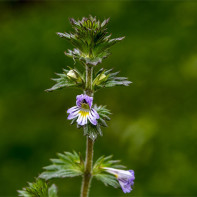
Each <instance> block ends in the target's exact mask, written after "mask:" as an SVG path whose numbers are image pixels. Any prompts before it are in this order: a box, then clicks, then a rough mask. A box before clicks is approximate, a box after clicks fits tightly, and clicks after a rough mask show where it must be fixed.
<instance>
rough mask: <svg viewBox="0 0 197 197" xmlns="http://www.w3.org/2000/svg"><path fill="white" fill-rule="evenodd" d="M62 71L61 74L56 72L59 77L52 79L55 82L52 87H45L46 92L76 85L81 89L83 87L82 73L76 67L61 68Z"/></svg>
mask: <svg viewBox="0 0 197 197" xmlns="http://www.w3.org/2000/svg"><path fill="white" fill-rule="evenodd" d="M63 71H64V72H63V73H62V74H60V73H56V75H57V76H59V78H55V79H52V80H53V81H55V82H56V84H55V85H54V86H52V88H49V89H47V90H46V91H47V92H51V91H54V90H58V89H60V88H64V87H78V88H81V89H83V88H84V87H85V82H84V78H83V75H82V74H81V73H80V72H79V71H78V70H77V69H72V68H70V69H69V70H66V69H63Z"/></svg>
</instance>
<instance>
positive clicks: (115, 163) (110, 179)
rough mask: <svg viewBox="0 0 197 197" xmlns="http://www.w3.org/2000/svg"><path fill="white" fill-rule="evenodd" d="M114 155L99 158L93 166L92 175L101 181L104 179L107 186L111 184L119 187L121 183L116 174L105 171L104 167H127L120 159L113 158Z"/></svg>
mask: <svg viewBox="0 0 197 197" xmlns="http://www.w3.org/2000/svg"><path fill="white" fill-rule="evenodd" d="M111 158H112V155H110V156H108V157H104V156H102V157H100V158H98V159H97V161H96V162H95V164H94V166H93V170H92V175H93V176H94V177H95V178H96V179H97V180H99V181H102V182H103V183H104V184H105V185H106V186H108V185H111V186H113V187H115V188H117V187H119V183H118V181H117V179H116V177H115V176H114V175H110V174H107V173H105V171H104V170H103V167H108V168H118V169H121V168H125V166H123V165H120V164H119V163H120V160H111Z"/></svg>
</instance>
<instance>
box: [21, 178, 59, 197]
mask: <svg viewBox="0 0 197 197" xmlns="http://www.w3.org/2000/svg"><path fill="white" fill-rule="evenodd" d="M18 194H19V196H22V197H57V188H56V186H55V185H54V184H53V185H52V186H51V187H50V188H48V184H47V183H46V182H45V181H44V180H43V179H36V182H34V183H28V186H27V187H25V188H23V190H19V191H18Z"/></svg>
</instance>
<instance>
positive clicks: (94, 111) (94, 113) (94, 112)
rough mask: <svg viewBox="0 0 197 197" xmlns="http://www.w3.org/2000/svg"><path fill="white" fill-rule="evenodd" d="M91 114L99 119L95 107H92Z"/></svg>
mask: <svg viewBox="0 0 197 197" xmlns="http://www.w3.org/2000/svg"><path fill="white" fill-rule="evenodd" d="M92 112H93V115H94V117H95V118H96V119H99V114H98V113H97V111H96V110H95V109H92Z"/></svg>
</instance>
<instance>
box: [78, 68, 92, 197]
mask: <svg viewBox="0 0 197 197" xmlns="http://www.w3.org/2000/svg"><path fill="white" fill-rule="evenodd" d="M92 73H93V68H92V67H88V66H86V89H85V93H86V94H87V95H89V96H93V91H92ZM86 140H87V141H86V160H85V172H84V175H83V181H82V185H81V197H88V194H89V188H90V184H91V180H92V163H93V152H94V150H93V146H94V141H93V140H92V139H91V138H89V137H88V136H87V139H86Z"/></svg>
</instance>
